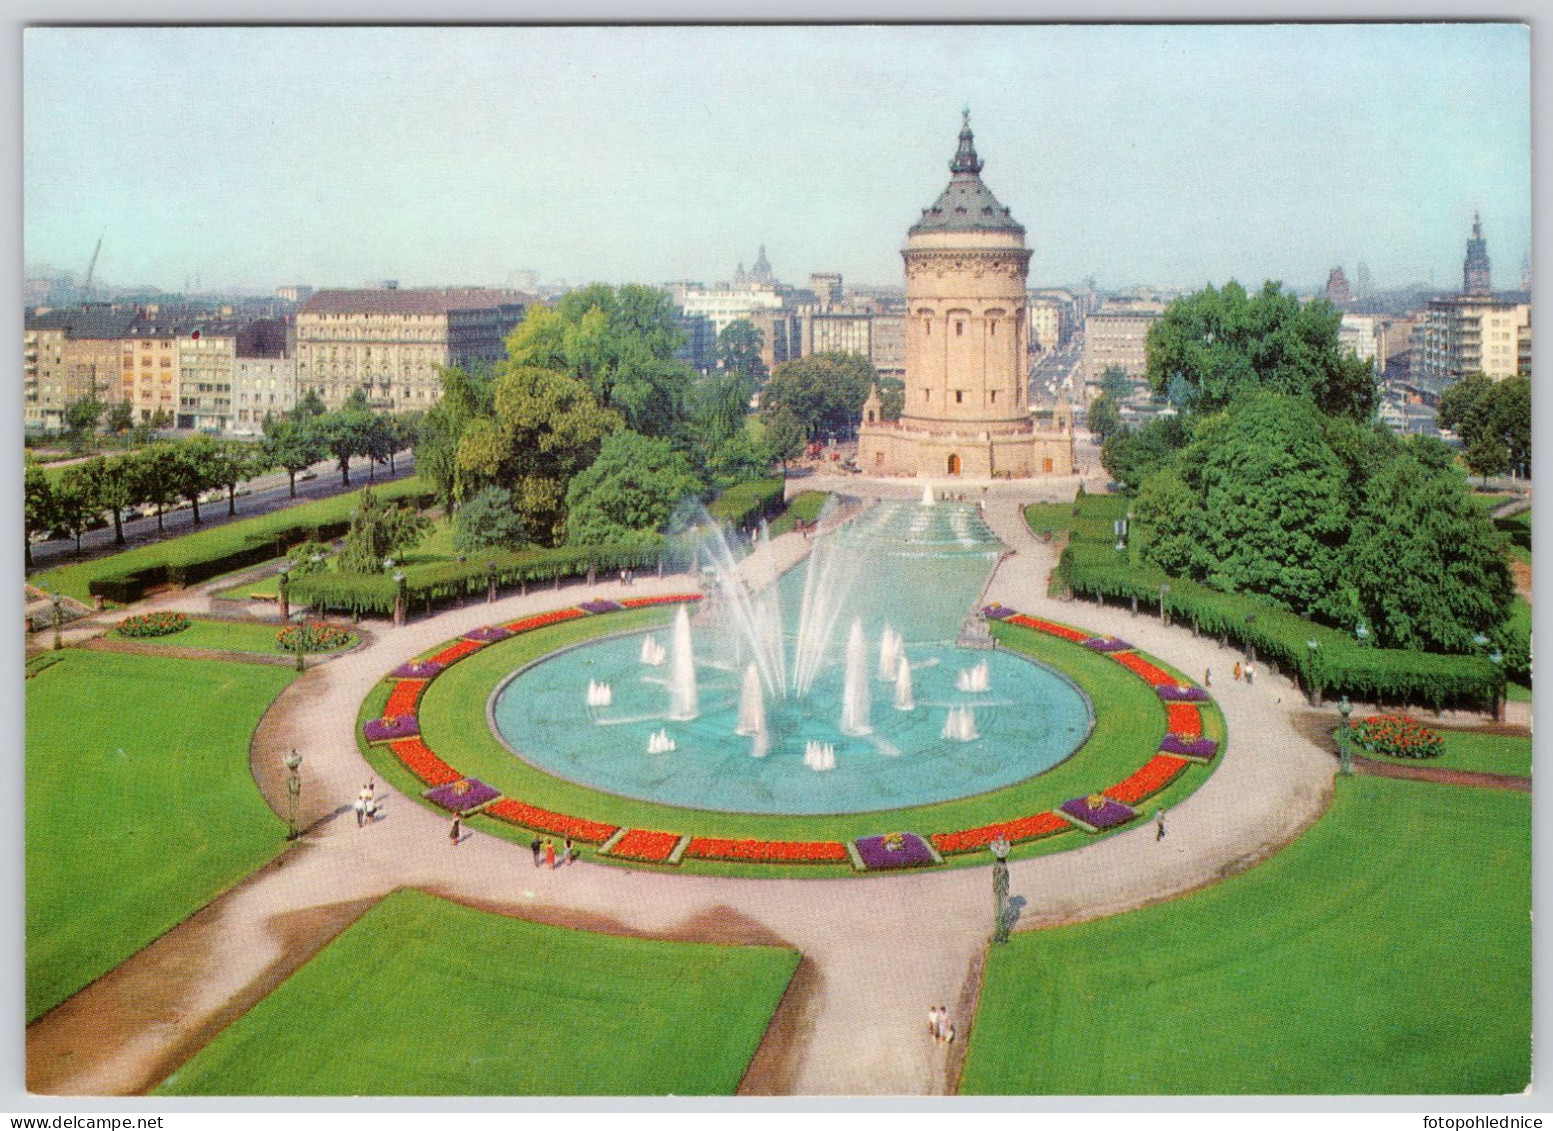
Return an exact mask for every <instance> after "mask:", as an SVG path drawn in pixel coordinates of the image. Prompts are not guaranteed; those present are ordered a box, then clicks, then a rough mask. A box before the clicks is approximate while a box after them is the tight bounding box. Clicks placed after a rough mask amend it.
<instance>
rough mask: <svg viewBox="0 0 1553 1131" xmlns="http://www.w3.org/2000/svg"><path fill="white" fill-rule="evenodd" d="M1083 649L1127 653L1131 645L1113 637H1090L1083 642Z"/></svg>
mask: <svg viewBox="0 0 1553 1131" xmlns="http://www.w3.org/2000/svg"><path fill="white" fill-rule="evenodd" d="M1084 647H1086V648H1093V649H1094V650H1095V651H1096V652H1127V651H1130V650H1131V649H1132V645H1131V644H1129V643H1127V641H1125V640H1120V639H1118V638H1117V637H1115V636H1092V637H1090V638H1089V639H1088V640H1086V641H1084Z"/></svg>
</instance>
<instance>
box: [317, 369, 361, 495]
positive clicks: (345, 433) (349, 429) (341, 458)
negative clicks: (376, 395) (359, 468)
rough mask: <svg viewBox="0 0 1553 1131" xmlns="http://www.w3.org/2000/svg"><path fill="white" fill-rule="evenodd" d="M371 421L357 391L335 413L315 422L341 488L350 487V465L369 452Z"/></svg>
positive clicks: (359, 392)
mask: <svg viewBox="0 0 1553 1131" xmlns="http://www.w3.org/2000/svg"><path fill="white" fill-rule="evenodd" d="M372 420H373V416H372V410H371V409H370V408H368V407H367V398H366V394H364V393H363V392H362V391H361V390H360V389H357V390H356V391H355V392H354V393H352V394H351V395H350V397H349V398H347V400H346V401H345V404H344V405H343V406H342V407H341V408H340V409H339V411H337V412H331V413H326V414H325V415H324V416H322V417H320V418H319V419H318V421H317V424H318V434H319V436H320V437H321V438H322V440H323V442H324V447H326V448H327V449H328V450H329V454H330V455H331V456H333V457H334V459H335V461H336V462H337V463H338V465H339V468H340V483H341V485H342V486H345V487H349V486H350V485H351V470H350V461H351V460H352V459H354V458H355V457H357V456H364V455H366V454H368V452H370V451H371V446H370V445H371V437H372V429H373V423H372Z"/></svg>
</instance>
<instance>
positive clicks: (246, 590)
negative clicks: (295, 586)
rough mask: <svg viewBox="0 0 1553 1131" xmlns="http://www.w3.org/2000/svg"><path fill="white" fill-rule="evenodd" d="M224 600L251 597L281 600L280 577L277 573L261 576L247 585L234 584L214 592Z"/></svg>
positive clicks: (242, 599) (215, 595) (240, 599)
mask: <svg viewBox="0 0 1553 1131" xmlns="http://www.w3.org/2000/svg"><path fill="white" fill-rule="evenodd" d="M212 596H214V597H217V598H219V599H221V600H223V601H246V600H248V599H249V598H251V597H270V598H272V599H274V600H277V601H278V600H280V578H279V577H278V576H275V575H273V574H272V575H271V576H269V577H261V578H260V579H259V580H258V581H250V582H248V583H247V584H246V585H234V586H233V587H232V588H231V589H222V590H221V591H220V592H218V593H214V594H212Z"/></svg>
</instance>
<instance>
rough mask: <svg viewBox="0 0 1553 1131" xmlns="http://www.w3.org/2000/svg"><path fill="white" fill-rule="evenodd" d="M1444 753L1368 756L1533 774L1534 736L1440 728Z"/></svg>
mask: <svg viewBox="0 0 1553 1131" xmlns="http://www.w3.org/2000/svg"><path fill="white" fill-rule="evenodd" d="M1440 735H1441V737H1442V738H1444V739H1445V753H1443V754H1441V755H1440V756H1439V757H1438V758H1382V757H1376V755H1373V754H1366V757H1370V758H1375V759H1376V761H1380V762H1394V763H1396V764H1397V765H1402V766H1436V767H1439V768H1440V769H1444V770H1476V771H1479V772H1481V773H1485V774H1515V775H1518V776H1520V777H1523V778H1524V777H1529V776H1530V774H1531V739H1530V738H1520V737H1517V736H1515V735H1503V734H1482V733H1478V732H1475V731H1465V730H1440Z"/></svg>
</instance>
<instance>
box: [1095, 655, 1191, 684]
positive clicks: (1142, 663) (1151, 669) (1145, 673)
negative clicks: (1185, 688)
mask: <svg viewBox="0 0 1553 1131" xmlns="http://www.w3.org/2000/svg"><path fill="white" fill-rule="evenodd" d="M1111 659H1113V660H1115V661H1116V662H1117V663H1118V664H1121V665H1122V667H1124V668H1128V669H1130V670H1131V671H1132V672H1133V673H1134V674H1136V675H1141V676H1142V677H1143V678H1144V679H1146V680H1148V681H1149V683H1150V685H1152V686H1154V687H1158V686H1159V685H1160V684H1162V683H1169V684H1174V683H1176V682H1177V681H1176V677H1175V676H1173V675H1171V674H1170V673H1169V672H1167V671H1165V670H1164V669H1163V668H1156V667H1155V666H1154V665H1153V664H1151V663H1149V662H1148V661H1147V660H1145V659H1144V658H1143V657H1142V656H1141V655H1139V654H1138V653H1137V652H1112V653H1111Z"/></svg>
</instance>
